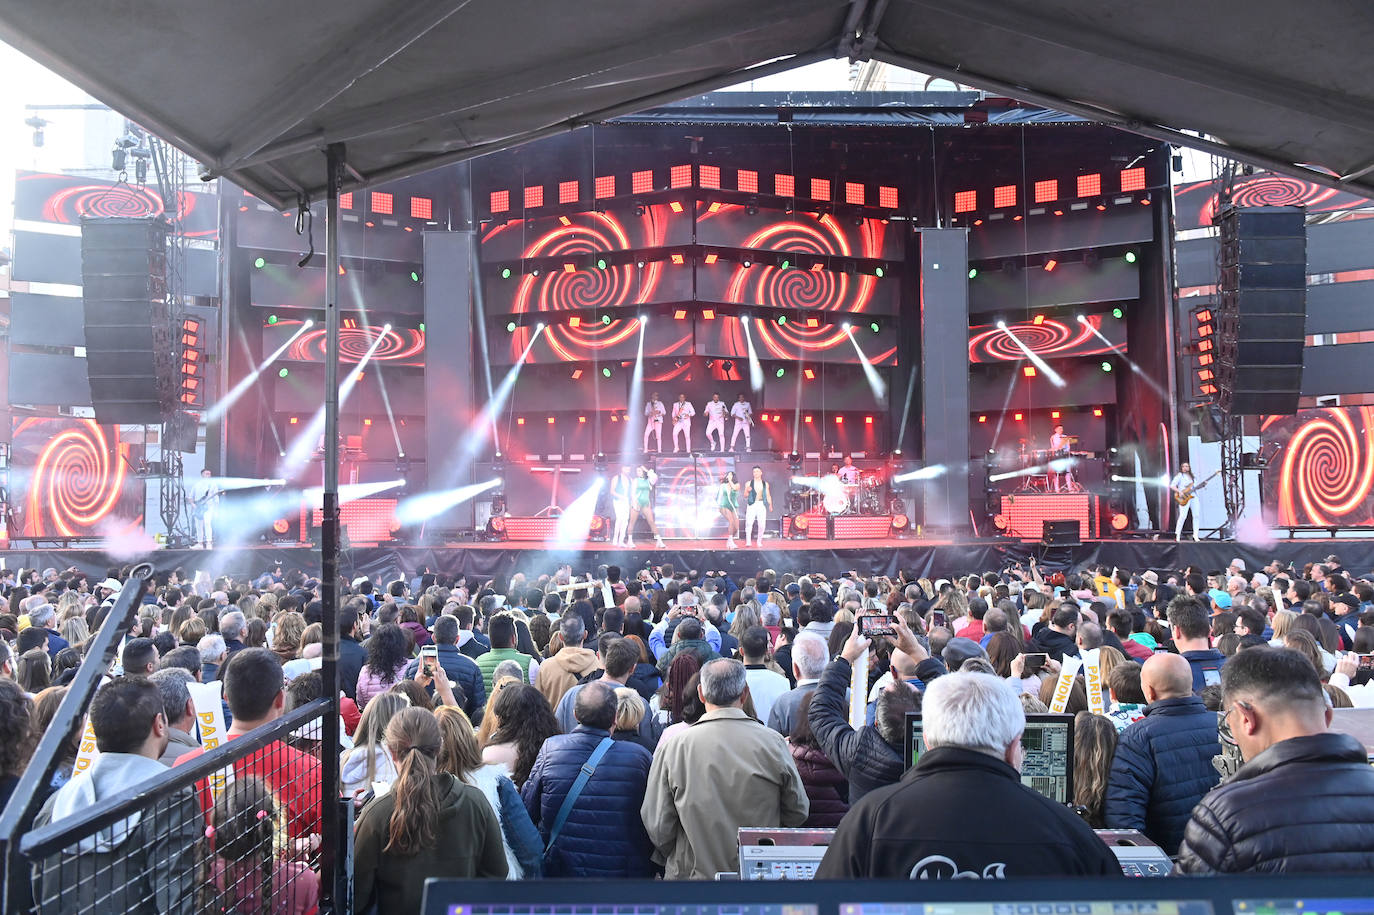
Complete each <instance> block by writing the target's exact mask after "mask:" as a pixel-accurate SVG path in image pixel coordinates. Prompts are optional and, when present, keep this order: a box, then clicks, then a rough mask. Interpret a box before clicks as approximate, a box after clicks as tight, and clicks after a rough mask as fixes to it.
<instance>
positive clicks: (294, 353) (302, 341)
mask: <svg viewBox="0 0 1374 915" xmlns="http://www.w3.org/2000/svg"><path fill="white" fill-rule="evenodd" d="M378 338H381V342H380V343H378V344H377V349H376V351H375V352H373V354H372V359H373V361H376V362H404V361H406V360H409V359H415V358H417V357H419V356H420V355H421V354H422V353H424V351H425V334H424V331H420V330H415V329H413V328H399V329H397V328H392V329H391V330H383V329H382V328H380V327H344V328H341V329H340V330H339V359H340V360H341V361H343V362H352V363H357V362H361V361H362V358H363V356H365V355H367V351H368V349H369V348H370V347H371V346H372V344H373V342H374V341H376V340H377V339H378ZM324 343H325V332H324V328H319V329H317V330H309V331H306V332H305V333H303V334H301V335H300V336H299V337H298V338H296V340H295V342H293V343H292V344H291V347H290V349H288V350H287V351H286V357H287V358H288V359H294V360H297V361H299V362H323V361H324Z"/></svg>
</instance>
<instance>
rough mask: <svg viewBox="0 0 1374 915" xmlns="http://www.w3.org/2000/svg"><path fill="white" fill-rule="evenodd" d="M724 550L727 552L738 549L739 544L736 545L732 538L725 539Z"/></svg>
mask: <svg viewBox="0 0 1374 915" xmlns="http://www.w3.org/2000/svg"><path fill="white" fill-rule="evenodd" d="M725 548H726V549H727V550H737V549H739V544H738V543H736V542H735V541H734V539H733V538H727V539H726V541H725Z"/></svg>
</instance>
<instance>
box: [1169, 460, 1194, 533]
mask: <svg viewBox="0 0 1374 915" xmlns="http://www.w3.org/2000/svg"><path fill="white" fill-rule="evenodd" d="M1192 486H1193V468H1192V465H1190V464H1189V463H1188V462H1187V461H1184V462H1183V463H1182V464H1180V465H1179V468H1178V473H1177V474H1176V475H1175V476H1174V478H1173V479H1172V480H1170V481H1169V492H1171V493H1173V494H1174V495H1175V496H1181V495H1183V494H1184V493H1185V492H1186V493H1188V495H1190V496H1192V498H1190V499H1189V500H1188V504H1186V505H1179V504H1178V500H1177V498H1175V500H1174V505H1175V507H1176V508H1177V509H1178V524H1177V525H1176V526H1175V527H1174V539H1175V540H1182V539H1183V525H1184V524H1185V523H1187V521H1188V516H1189V515H1192V516H1193V539H1194V540H1197V539H1199V538H1198V535H1197V497H1196V495H1194V494H1193V492H1192Z"/></svg>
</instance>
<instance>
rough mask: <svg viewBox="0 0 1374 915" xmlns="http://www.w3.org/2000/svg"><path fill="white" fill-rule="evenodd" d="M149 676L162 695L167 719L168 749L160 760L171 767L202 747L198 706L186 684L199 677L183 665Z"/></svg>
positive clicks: (163, 709)
mask: <svg viewBox="0 0 1374 915" xmlns="http://www.w3.org/2000/svg"><path fill="white" fill-rule="evenodd" d="M148 679H149V680H151V681H152V682H153V684H154V685H155V686H157V691H158V693H159V694H161V696H162V714H163V715H165V716H166V718H167V749H166V750H164V751H163V753H162V756H160V757H159V758H158V762H160V763H162V764H163V765H164V766H166V767H167V768H169V769H170V768H172V766H174V765H176V761H177V757H179V756H181V755H182V754H183V753H189V752H191V751H192V750H199V749H200V741H198V740H196V734H195V731H196V706H195V703H194V702H192V701H191V690H190V689H189V688H188V687H187V685H186V684H188V683H191V682H193V681H194V679H195V678H194V677H192V676H191V675H190V674H188V673H187V672H186V671H185V670H182V669H181V668H180V667H168V668H164V669H163V670H159V671H157V672H156V673H154V674H153V675H152V676H150V677H149V678H148Z"/></svg>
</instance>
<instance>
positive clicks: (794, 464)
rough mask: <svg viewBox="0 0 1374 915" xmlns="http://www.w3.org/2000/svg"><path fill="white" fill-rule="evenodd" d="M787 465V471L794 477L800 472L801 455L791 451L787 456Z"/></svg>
mask: <svg viewBox="0 0 1374 915" xmlns="http://www.w3.org/2000/svg"><path fill="white" fill-rule="evenodd" d="M787 464H788V467H789V469H790V470H791V471H792V475H793V476H796V475H797V473H798V472H799V471H800V470H801V466H802V456H801V454H800V453H799V452H796V451H793V452H792V453H791V454H789V455H788V456H787Z"/></svg>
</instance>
